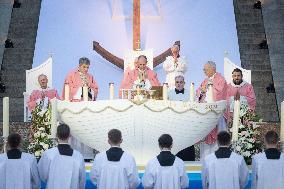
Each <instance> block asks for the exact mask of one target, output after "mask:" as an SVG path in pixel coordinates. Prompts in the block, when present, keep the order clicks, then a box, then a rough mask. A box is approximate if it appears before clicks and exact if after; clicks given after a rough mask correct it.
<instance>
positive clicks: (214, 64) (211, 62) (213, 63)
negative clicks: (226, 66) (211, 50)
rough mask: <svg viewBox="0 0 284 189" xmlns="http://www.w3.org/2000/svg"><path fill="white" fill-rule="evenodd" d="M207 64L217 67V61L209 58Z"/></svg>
mask: <svg viewBox="0 0 284 189" xmlns="http://www.w3.org/2000/svg"><path fill="white" fill-rule="evenodd" d="M206 64H208V65H210V66H211V67H213V68H214V69H216V63H215V62H214V61H212V60H209V61H207V62H206Z"/></svg>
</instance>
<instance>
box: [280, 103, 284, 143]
mask: <svg viewBox="0 0 284 189" xmlns="http://www.w3.org/2000/svg"><path fill="white" fill-rule="evenodd" d="M280 141H284V101H283V102H281V127H280Z"/></svg>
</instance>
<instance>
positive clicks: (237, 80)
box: [225, 68, 256, 120]
mask: <svg viewBox="0 0 284 189" xmlns="http://www.w3.org/2000/svg"><path fill="white" fill-rule="evenodd" d="M232 78H233V82H232V83H230V84H228V85H227V97H226V99H227V103H228V108H227V112H226V115H225V116H226V118H227V119H230V120H231V118H232V113H231V112H230V105H231V103H232V102H233V101H234V100H239V99H241V100H242V99H244V100H246V101H247V104H248V107H249V109H251V110H254V109H255V106H256V98H255V93H254V90H253V86H252V85H251V84H249V83H247V82H246V81H244V80H243V73H242V70H240V69H238V68H236V69H234V70H233V72H232Z"/></svg>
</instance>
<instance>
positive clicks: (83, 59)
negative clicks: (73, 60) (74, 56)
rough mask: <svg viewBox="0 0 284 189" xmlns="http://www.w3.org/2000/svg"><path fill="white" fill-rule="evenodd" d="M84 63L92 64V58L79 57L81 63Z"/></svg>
mask: <svg viewBox="0 0 284 189" xmlns="http://www.w3.org/2000/svg"><path fill="white" fill-rule="evenodd" d="M82 64H86V65H90V60H89V59H88V58H87V57H82V58H80V59H79V65H82Z"/></svg>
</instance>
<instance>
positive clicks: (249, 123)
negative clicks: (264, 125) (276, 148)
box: [230, 103, 261, 164]
mask: <svg viewBox="0 0 284 189" xmlns="http://www.w3.org/2000/svg"><path fill="white" fill-rule="evenodd" d="M240 112H243V113H242V114H240V125H239V132H238V141H235V142H234V143H233V144H232V148H233V150H234V151H235V152H236V153H238V154H240V155H242V156H244V158H245V160H246V162H247V164H251V157H252V155H254V154H256V153H258V152H260V151H261V142H260V141H258V138H259V137H258V136H259V132H258V131H257V127H258V126H257V124H256V122H257V121H258V120H259V118H258V116H257V115H256V114H255V113H254V112H253V111H252V110H251V109H249V108H248V105H247V104H245V103H244V104H243V105H242V104H241V111H240ZM230 124H232V123H230Z"/></svg>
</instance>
